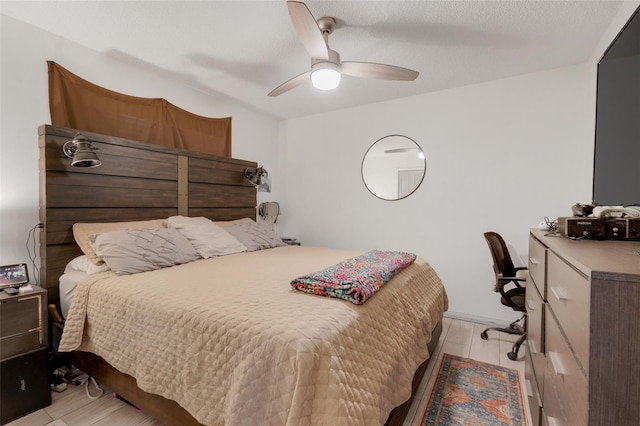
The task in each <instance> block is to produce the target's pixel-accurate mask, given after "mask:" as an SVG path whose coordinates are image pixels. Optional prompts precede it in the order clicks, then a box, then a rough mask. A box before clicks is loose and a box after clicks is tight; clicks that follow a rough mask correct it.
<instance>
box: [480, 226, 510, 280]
mask: <svg viewBox="0 0 640 426" xmlns="http://www.w3.org/2000/svg"><path fill="white" fill-rule="evenodd" d="M484 238H485V240H487V244H489V250H490V251H491V257H493V270H494V272H495V273H496V276H498V275H502V276H505V277H515V276H516V270H515V267H514V266H513V261H512V260H511V254H509V249H507V245H506V244H505V242H504V240H503V239H502V237H501V236H500V234H497V233H495V232H485V233H484Z"/></svg>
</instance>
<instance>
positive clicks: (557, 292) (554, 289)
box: [550, 287, 569, 300]
mask: <svg viewBox="0 0 640 426" xmlns="http://www.w3.org/2000/svg"><path fill="white" fill-rule="evenodd" d="M550 289H551V293H553V295H554V296H555V297H556V299H558V300H569V298H568V297H567V296H565V294H564V293H563V292H562V290H560V289H559V288H558V287H550Z"/></svg>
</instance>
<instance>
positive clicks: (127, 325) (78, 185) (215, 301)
mask: <svg viewBox="0 0 640 426" xmlns="http://www.w3.org/2000/svg"><path fill="white" fill-rule="evenodd" d="M74 133H75V131H74V130H72V129H64V128H59V127H54V126H41V127H40V132H39V135H40V148H41V153H42V158H41V162H40V164H41V220H42V222H43V224H44V233H43V237H42V239H41V258H42V265H41V266H42V274H41V277H42V285H43V286H44V287H46V288H47V289H48V291H49V297H50V301H53V302H54V303H59V301H60V294H59V290H58V286H59V283H60V277H61V275H63V274H62V272H63V271H64V269H65V267H66V266H67V265H68V263H69V262H70V261H71V260H72V259H74V258H76V257H77V256H80V255H82V254H83V252H82V250H81V249H80V247H79V246H78V244H77V243H76V240H75V239H74V236H73V233H72V227H73V225H74V224H76V223H87V222H96V223H102V222H125V221H140V220H152V219H158V218H167V217H174V216H176V215H177V216H181V217H200V216H202V217H207V218H209V219H210V220H211V221H215V223H221V224H222V223H227V222H230V221H237V220H246V219H247V218H249V219H254V218H255V204H256V202H255V188H254V187H253V186H251V184H249V183H246V182H244V181H243V179H242V171H243V170H244V168H245V167H255V163H253V162H246V161H242V160H235V159H227V158H220V157H213V156H209V155H204V154H197V153H191V152H186V151H181V150H175V149H171V148H164V147H159V146H155V145H153V144H146V143H140V142H135V141H128V140H123V139H119V138H113V137H109V136H103V135H97V134H91V133H89V132H84V133H85V136H87V137H88V138H89V139H91V140H92V141H94V145H95V146H96V147H97V148H98V149H99V151H98V152H99V155H100V158H101V160H102V161H103V166H102V167H99V168H97V169H90V170H78V169H73V168H71V167H70V165H69V163H68V161H66V159H65V158H63V157H62V153H61V149H60V147H61V144H62V143H64V141H66V140H68V139H71V138H72V137H73V135H74ZM116 157H117V158H116ZM110 160H117V161H110ZM149 162H151V164H145V163H149ZM127 163H129V164H128V165H127ZM359 254H361V252H356V251H347V250H335V249H327V248H321V247H305V246H286V245H284V246H274V247H271V248H268V249H263V250H256V251H251V252H239V253H234V254H229V255H225V256H218V257H214V258H209V259H200V260H194V261H190V262H186V263H182V264H180V265H175V266H171V267H167V268H161V269H157V270H152V271H148V272H142V273H139V274H131V275H116V274H115V273H114V272H113V271H102V272H96V273H93V274H91V275H89V276H85V277H81V278H79V279H76V284H77V287H76V289H75V295H74V298H73V302H72V303H71V307H70V308H69V310H68V312H67V317H68V318H67V323H66V325H65V332H64V333H65V334H64V337H63V342H62V348H63V349H65V350H66V351H68V350H72V351H71V352H66V356H67V357H68V358H69V359H70V360H72V362H73V363H74V364H76V365H77V366H78V367H80V368H81V369H83V370H84V371H86V372H87V373H89V374H90V375H92V376H94V377H96V378H97V379H98V380H99V381H102V382H103V383H105V384H106V385H107V386H109V387H111V388H112V389H113V390H114V391H115V392H117V393H118V394H120V395H121V396H122V397H123V398H125V399H128V400H130V401H131V402H132V403H134V404H136V405H137V406H139V407H140V408H141V409H143V410H145V411H147V412H149V413H150V414H151V415H153V416H154V417H156V418H158V419H159V420H160V421H163V422H165V423H167V424H198V423H201V424H257V423H263V424H264V423H266V424H367V425H368V424H384V423H385V422H386V423H388V424H398V423H399V422H401V421H402V418H403V417H404V414H405V413H406V410H407V409H408V406H409V403H410V402H406V403H404V402H405V401H407V400H409V401H410V398H411V397H412V388H413V389H415V386H416V385H417V383H418V380H419V378H420V377H421V374H422V372H423V371H424V368H425V366H426V362H427V361H428V359H429V347H431V350H432V349H433V347H434V345H435V344H436V343H437V339H438V336H439V332H440V330H441V328H440V321H441V319H442V315H443V312H444V311H445V310H446V308H447V299H446V293H445V291H444V288H443V287H442V283H441V282H440V280H439V279H438V276H437V274H436V273H435V271H433V269H432V268H431V266H430V265H429V264H428V263H427V262H426V261H425V260H424V259H421V258H418V259H416V261H415V262H413V263H412V264H411V265H409V266H408V267H406V268H405V269H403V270H402V271H401V272H399V273H398V274H397V275H396V276H394V278H392V279H391V281H389V282H388V283H387V284H385V286H384V287H382V288H381V289H380V290H379V291H378V292H377V293H376V295H375V296H374V297H372V298H370V299H369V300H368V301H367V302H366V303H365V304H362V305H355V304H353V303H349V302H347V301H344V300H337V299H332V298H328V297H323V296H317V295H311V294H305V293H302V292H298V291H295V290H294V289H292V287H291V285H290V284H289V283H290V281H291V279H292V278H295V277H296V276H299V275H301V274H305V273H308V272H311V271H314V270H318V269H321V268H324V267H327V266H330V265H333V264H335V263H337V262H340V261H342V260H344V259H347V258H351V257H353V256H357V255H359ZM248 265H251V266H250V267H248ZM141 326H144V328H142V327H141ZM403 403H404V404H403ZM394 407H395V408H394Z"/></svg>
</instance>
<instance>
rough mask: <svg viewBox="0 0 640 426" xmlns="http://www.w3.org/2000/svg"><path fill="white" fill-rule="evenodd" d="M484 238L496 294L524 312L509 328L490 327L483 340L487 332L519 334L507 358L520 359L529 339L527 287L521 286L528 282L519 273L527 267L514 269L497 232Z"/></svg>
mask: <svg viewBox="0 0 640 426" xmlns="http://www.w3.org/2000/svg"><path fill="white" fill-rule="evenodd" d="M484 238H485V239H486V240H487V244H489V250H491V257H493V270H494V272H495V274H496V285H495V287H494V291H495V292H499V293H500V296H501V297H500V302H501V303H502V304H503V305H505V306H508V307H510V308H511V309H513V310H514V311H518V312H522V313H523V315H522V317H521V318H520V319H517V320H515V321H514V322H512V323H511V324H510V325H509V327H505V328H500V327H489V328H487V329H486V330H484V331H483V332H482V333H480V337H482V339H483V340H487V339H488V338H489V336H488V335H487V331H489V330H496V331H502V332H503V333H509V334H517V335H520V336H522V337H520V338H519V339H518V340H517V341H516V342H515V343H514V344H513V348H512V349H511V352H508V353H507V357H508V358H509V359H511V360H515V359H517V358H518V350H519V349H520V346H521V345H522V343H523V342H524V341H525V340H526V338H527V310H526V305H525V297H524V295H525V286H523V285H521V283H523V282H524V281H526V280H527V278H526V277H525V276H517V273H518V271H522V270H526V269H527V268H526V267H524V266H523V267H517V268H516V267H514V266H513V261H512V260H511V255H510V254H509V250H508V249H507V245H506V244H505V242H504V240H503V239H502V237H501V236H500V235H499V234H497V233H495V232H485V233H484ZM520 323H522V325H521V324H520Z"/></svg>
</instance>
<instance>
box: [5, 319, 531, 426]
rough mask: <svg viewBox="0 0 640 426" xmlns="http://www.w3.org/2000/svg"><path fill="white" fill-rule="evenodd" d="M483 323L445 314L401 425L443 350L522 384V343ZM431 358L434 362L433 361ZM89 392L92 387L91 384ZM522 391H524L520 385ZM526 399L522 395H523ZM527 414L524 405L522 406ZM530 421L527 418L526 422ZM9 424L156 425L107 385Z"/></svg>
mask: <svg viewBox="0 0 640 426" xmlns="http://www.w3.org/2000/svg"><path fill="white" fill-rule="evenodd" d="M486 327H487V326H486V325H485V324H476V323H473V322H468V321H462V320H457V319H450V318H445V319H444V321H443V330H442V335H441V337H440V342H439V343H438V347H437V349H436V352H435V354H433V356H434V357H435V359H433V360H432V361H431V362H430V363H429V367H428V368H427V371H426V372H425V375H424V377H423V379H422V382H421V384H420V388H419V389H418V395H416V399H415V401H414V403H413V405H412V407H411V410H410V411H409V414H408V416H407V419H406V421H405V426H417V425H419V424H420V421H421V419H422V410H423V408H424V406H425V405H426V403H427V400H428V398H429V396H430V393H431V387H432V386H433V382H434V379H435V376H436V374H437V373H438V367H439V366H440V361H441V359H442V354H443V353H448V354H452V355H458V356H463V357H467V358H472V359H475V360H478V361H484V362H488V363H491V364H496V365H501V366H504V367H510V368H513V369H516V370H518V371H519V372H520V383H521V385H522V386H523V387H524V360H523V356H524V347H522V348H521V349H520V357H519V359H518V360H516V361H510V360H509V359H508V358H507V355H506V354H507V352H508V351H509V350H510V349H511V345H512V344H513V341H514V340H515V337H514V336H511V335H507V334H505V333H498V332H495V331H494V332H490V333H489V340H482V339H481V338H480V332H481V331H482V330H484V329H485V328H486ZM434 361H435V362H434ZM91 390H92V391H93V392H95V389H93V387H92V388H91ZM93 392H92V393H93ZM522 395H523V396H524V395H525V392H524V389H523V392H522ZM525 403H526V398H525ZM525 410H526V411H527V415H528V407H525ZM528 423H529V424H531V422H530V421H529V422H528ZM9 425H10V426H45V425H46V426H90V425H91V426H107V425H109V426H113V425H117V426H121V425H122V426H134V425H160V423H159V422H157V421H155V420H154V419H152V418H151V417H149V416H147V415H145V414H144V413H142V412H140V411H138V410H136V409H134V408H132V407H131V406H129V405H127V404H125V403H123V402H122V401H119V400H118V399H116V398H114V397H113V396H112V395H111V392H110V391H109V390H108V389H105V394H104V395H103V396H102V397H101V398H99V399H97V400H95V401H91V400H90V399H89V398H87V396H86V394H85V388H84V386H80V387H75V386H70V387H69V388H68V389H67V390H66V391H64V392H62V393H56V392H53V403H52V404H51V405H50V406H49V407H46V408H44V409H42V410H39V411H36V412H35V413H32V414H30V415H28V416H25V417H22V418H21V419H18V420H16V421H14V422H12V423H9Z"/></svg>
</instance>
